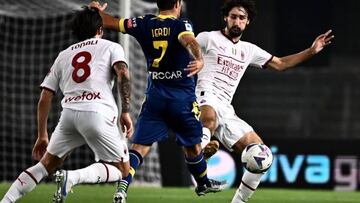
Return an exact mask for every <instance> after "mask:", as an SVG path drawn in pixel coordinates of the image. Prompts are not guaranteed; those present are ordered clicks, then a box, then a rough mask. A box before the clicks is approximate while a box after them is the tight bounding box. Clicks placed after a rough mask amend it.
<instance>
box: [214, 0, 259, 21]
mask: <svg viewBox="0 0 360 203" xmlns="http://www.w3.org/2000/svg"><path fill="white" fill-rule="evenodd" d="M234 7H243V8H244V9H245V10H246V12H247V13H248V18H249V21H250V22H251V21H252V20H253V19H254V18H255V16H256V6H255V2H254V1H252V0H230V1H227V2H226V3H225V4H224V5H223V7H222V8H221V13H222V16H223V17H226V16H229V12H230V10H231V9H233V8H234Z"/></svg>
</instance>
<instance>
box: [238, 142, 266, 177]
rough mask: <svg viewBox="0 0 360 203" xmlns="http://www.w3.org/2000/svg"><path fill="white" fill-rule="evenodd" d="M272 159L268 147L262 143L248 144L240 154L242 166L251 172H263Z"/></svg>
mask: <svg viewBox="0 0 360 203" xmlns="http://www.w3.org/2000/svg"><path fill="white" fill-rule="evenodd" d="M272 161H273V155H272V153H271V150H270V149H269V147H267V146H266V145H264V144H250V145H248V146H246V147H245V149H244V151H243V152H242V154H241V162H242V164H243V166H244V167H245V168H246V169H247V170H248V171H250V172H251V173H263V172H265V171H266V170H268V169H269V168H270V166H271V163H272Z"/></svg>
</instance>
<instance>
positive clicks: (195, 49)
mask: <svg viewBox="0 0 360 203" xmlns="http://www.w3.org/2000/svg"><path fill="white" fill-rule="evenodd" d="M179 41H180V43H181V45H182V46H183V47H185V48H186V49H187V51H188V52H189V54H190V55H191V56H192V57H193V58H194V60H193V61H191V62H190V63H189V65H188V66H187V68H186V69H185V70H186V71H189V74H188V77H191V76H193V75H195V74H197V73H198V72H199V71H200V70H201V69H202V67H203V66H204V61H203V57H202V53H201V47H200V45H199V43H198V42H197V41H196V39H195V37H194V36H193V35H191V34H184V35H181V36H180V37H179Z"/></svg>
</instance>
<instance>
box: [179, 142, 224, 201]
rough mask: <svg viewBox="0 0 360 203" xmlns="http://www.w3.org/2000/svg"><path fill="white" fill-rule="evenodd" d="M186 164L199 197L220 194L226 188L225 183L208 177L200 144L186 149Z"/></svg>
mask: <svg viewBox="0 0 360 203" xmlns="http://www.w3.org/2000/svg"><path fill="white" fill-rule="evenodd" d="M184 153H185V163H186V165H187V167H188V169H189V171H190V173H191V175H192V176H193V177H194V179H195V181H196V183H197V187H196V188H195V192H196V194H197V195H199V196H201V195H205V194H206V193H209V192H220V191H221V190H223V189H224V188H225V186H226V182H225V181H216V180H212V179H209V178H208V177H207V162H206V160H205V158H204V155H203V153H202V149H201V146H200V144H196V145H194V146H191V147H184Z"/></svg>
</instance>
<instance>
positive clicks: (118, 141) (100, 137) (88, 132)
mask: <svg viewBox="0 0 360 203" xmlns="http://www.w3.org/2000/svg"><path fill="white" fill-rule="evenodd" d="M116 123H117V119H114V120H111V119H108V118H106V117H104V116H103V115H102V114H100V113H97V112H90V111H76V110H71V109H66V108H64V109H63V111H62V112H61V116H60V120H59V123H58V124H57V126H56V128H55V130H54V132H53V133H52V136H51V138H50V142H49V145H48V147H47V151H48V152H49V153H50V154H52V155H55V156H58V157H60V158H62V157H63V156H65V155H67V154H68V153H70V152H71V151H72V150H74V149H75V148H77V147H80V146H81V145H84V144H87V145H88V146H89V147H90V149H91V150H92V151H93V152H94V155H95V161H99V160H102V161H106V162H127V161H129V153H128V148H127V144H126V139H125V137H124V136H122V135H120V131H119V128H118V126H117V124H116Z"/></svg>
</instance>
